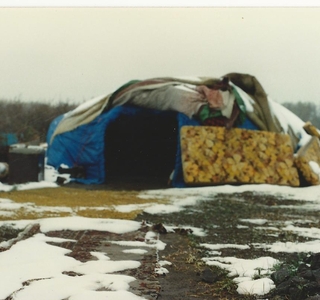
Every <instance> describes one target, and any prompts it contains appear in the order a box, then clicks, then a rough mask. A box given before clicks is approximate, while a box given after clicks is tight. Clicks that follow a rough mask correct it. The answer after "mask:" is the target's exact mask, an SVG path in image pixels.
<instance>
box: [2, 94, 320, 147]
mask: <svg viewBox="0 0 320 300" xmlns="http://www.w3.org/2000/svg"><path fill="white" fill-rule="evenodd" d="M282 105H283V106H285V107H286V108H288V109H289V110H290V111H292V112H293V113H294V114H296V115H297V116H298V117H300V118H301V119H302V120H303V121H305V122H306V121H310V122H311V123H312V124H313V125H314V126H316V127H317V128H319V129H320V112H319V106H318V105H316V104H315V103H311V102H296V103H289V102H286V103H282ZM76 106H77V105H76V104H74V103H68V102H59V103H44V102H22V101H20V100H1V99H0V133H14V134H16V135H17V137H18V139H19V142H22V143H23V142H31V141H39V142H45V141H46V135H47V131H48V128H49V125H50V123H51V122H52V121H53V120H54V119H55V118H56V117H58V116H59V115H61V114H63V113H66V112H68V111H70V110H72V109H74V108H75V107H76Z"/></svg>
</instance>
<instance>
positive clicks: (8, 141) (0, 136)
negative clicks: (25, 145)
mask: <svg viewBox="0 0 320 300" xmlns="http://www.w3.org/2000/svg"><path fill="white" fill-rule="evenodd" d="M17 143H18V138H17V136H16V134H14V133H0V146H1V147H5V146H10V145H13V144H17Z"/></svg>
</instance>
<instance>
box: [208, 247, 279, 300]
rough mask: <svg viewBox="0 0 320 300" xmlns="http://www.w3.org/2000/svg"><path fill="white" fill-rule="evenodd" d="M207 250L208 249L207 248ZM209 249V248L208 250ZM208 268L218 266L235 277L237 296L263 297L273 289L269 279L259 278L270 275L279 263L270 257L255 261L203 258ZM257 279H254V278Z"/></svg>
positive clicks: (231, 258) (233, 258)
mask: <svg viewBox="0 0 320 300" xmlns="http://www.w3.org/2000/svg"><path fill="white" fill-rule="evenodd" d="M208 248H209V247H208ZM209 249H210V248H209ZM203 261H204V262H206V264H207V265H209V266H218V267H220V268H222V269H225V270H227V271H228V272H229V274H228V275H229V276H230V277H235V278H234V281H235V282H236V283H237V284H238V289H237V291H238V293H239V294H256V295H264V294H266V293H268V292H270V290H271V289H273V288H274V287H275V285H274V283H273V281H272V280H271V279H269V278H261V277H263V276H267V275H268V274H270V273H271V269H272V268H273V267H274V266H275V265H276V264H278V263H279V261H278V260H276V259H274V258H272V257H269V256H267V257H259V258H257V259H241V258H236V257H219V256H216V257H206V258H203ZM256 277H257V278H258V277H259V278H258V279H254V278H256Z"/></svg>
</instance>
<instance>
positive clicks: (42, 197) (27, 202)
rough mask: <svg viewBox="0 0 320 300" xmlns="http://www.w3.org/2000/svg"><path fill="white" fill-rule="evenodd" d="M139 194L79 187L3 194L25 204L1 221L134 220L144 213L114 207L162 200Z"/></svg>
mask: <svg viewBox="0 0 320 300" xmlns="http://www.w3.org/2000/svg"><path fill="white" fill-rule="evenodd" d="M138 194H139V192H137V191H111V190H84V189H76V188H67V187H59V188H45V189H34V190H25V191H11V192H0V198H5V199H10V200H12V201H14V202H15V203H18V204H22V207H21V208H19V209H14V210H10V208H8V210H6V212H8V213H11V215H9V214H7V215H5V214H4V215H3V216H0V220H8V219H10V220H12V219H14V220H19V219H37V218H47V217H65V216H71V215H78V216H85V217H91V218H118V219H133V218H135V217H136V216H137V214H139V213H140V212H141V210H134V211H130V212H126V213H122V212H119V211H116V210H115V209H114V208H113V206H114V205H128V204H146V203H152V202H158V201H159V200H152V199H148V200H145V199H141V198H138V197H137V196H138Z"/></svg>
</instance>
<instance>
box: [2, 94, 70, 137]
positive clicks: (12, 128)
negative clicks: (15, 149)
mask: <svg viewBox="0 0 320 300" xmlns="http://www.w3.org/2000/svg"><path fill="white" fill-rule="evenodd" d="M75 107H76V105H75V104H70V103H67V102H59V103H44V102H22V101H20V100H0V133H14V134H16V136H17V138H18V140H19V142H22V143H24V142H32V141H35V142H45V141H46V135H47V130H48V128H49V125H50V123H51V122H52V121H53V120H54V119H55V118H56V117H57V116H59V115H61V114H63V113H66V112H68V111H70V110H71V109H73V108H75Z"/></svg>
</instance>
